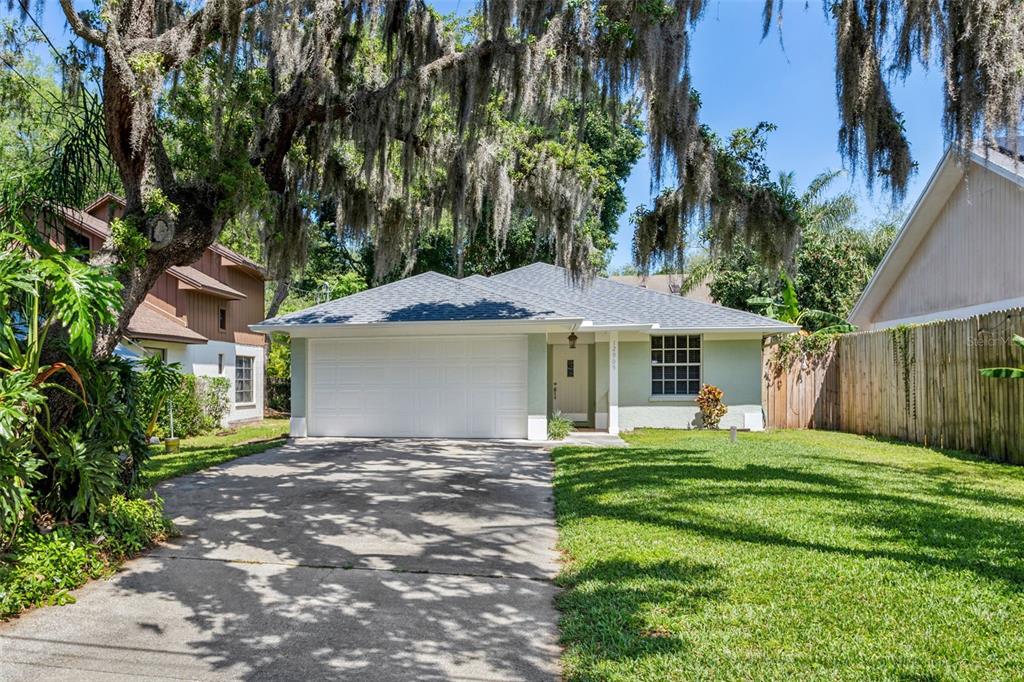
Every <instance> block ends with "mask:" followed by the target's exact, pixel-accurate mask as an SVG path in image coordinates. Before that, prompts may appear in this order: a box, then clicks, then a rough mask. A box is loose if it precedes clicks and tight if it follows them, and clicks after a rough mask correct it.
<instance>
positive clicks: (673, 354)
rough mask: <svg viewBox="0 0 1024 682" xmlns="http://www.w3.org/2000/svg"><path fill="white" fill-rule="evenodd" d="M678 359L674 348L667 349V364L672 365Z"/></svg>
mask: <svg viewBox="0 0 1024 682" xmlns="http://www.w3.org/2000/svg"><path fill="white" fill-rule="evenodd" d="M675 361H676V352H675V351H674V350H667V351H665V364H666V365H671V364H672V363H673V362H675Z"/></svg>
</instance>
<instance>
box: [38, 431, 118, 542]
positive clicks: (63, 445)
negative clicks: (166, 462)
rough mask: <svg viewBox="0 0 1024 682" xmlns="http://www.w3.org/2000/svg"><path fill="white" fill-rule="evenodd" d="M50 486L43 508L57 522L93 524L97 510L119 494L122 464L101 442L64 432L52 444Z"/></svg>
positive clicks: (49, 454) (58, 433)
mask: <svg viewBox="0 0 1024 682" xmlns="http://www.w3.org/2000/svg"><path fill="white" fill-rule="evenodd" d="M47 460H48V462H49V469H50V472H51V473H50V476H51V485H50V487H49V491H48V492H47V494H46V496H45V497H44V498H43V500H42V501H43V504H44V505H45V507H46V508H47V509H48V510H49V511H52V512H54V513H55V514H57V516H58V518H61V519H71V520H81V519H85V520H87V521H89V522H92V520H93V518H94V516H95V513H96V510H97V508H98V507H99V506H100V505H102V504H104V503H105V502H107V501H108V500H110V498H111V497H112V496H113V495H114V493H115V492H117V489H118V485H119V483H120V479H119V477H118V474H119V471H120V462H119V461H118V458H117V455H115V454H114V453H113V452H112V451H111V450H109V449H108V448H107V444H106V443H104V442H102V441H100V442H98V443H96V442H86V441H85V440H84V438H83V436H82V434H80V433H77V432H73V431H69V430H67V429H61V430H60V431H58V432H57V433H55V434H53V436H52V437H51V438H50V440H49V453H48V454H47Z"/></svg>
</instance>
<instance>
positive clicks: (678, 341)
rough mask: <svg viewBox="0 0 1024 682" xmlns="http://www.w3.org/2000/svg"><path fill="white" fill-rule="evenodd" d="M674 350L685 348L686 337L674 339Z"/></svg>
mask: <svg viewBox="0 0 1024 682" xmlns="http://www.w3.org/2000/svg"><path fill="white" fill-rule="evenodd" d="M676 348H686V337H685V336H677V337H676Z"/></svg>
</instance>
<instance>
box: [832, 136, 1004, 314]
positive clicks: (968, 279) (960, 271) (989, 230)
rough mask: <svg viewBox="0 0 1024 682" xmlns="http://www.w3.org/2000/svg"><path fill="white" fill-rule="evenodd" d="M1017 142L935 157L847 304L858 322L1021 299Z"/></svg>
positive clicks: (980, 310)
mask: <svg viewBox="0 0 1024 682" xmlns="http://www.w3.org/2000/svg"><path fill="white" fill-rule="evenodd" d="M1020 150H1021V145H1020V144H1019V143H1018V142H1016V141H1013V142H1008V141H1005V140H1003V141H1001V142H1000V143H998V144H978V145H976V146H975V147H974V149H972V150H971V151H970V152H969V153H968V154H967V155H966V157H965V158H963V159H961V157H960V156H958V155H957V154H956V153H955V152H954V150H949V151H947V152H946V154H945V155H944V156H943V157H942V160H941V161H940V162H939V165H938V167H937V168H936V169H935V172H934V173H932V176H931V178H929V180H928V184H927V185H926V186H925V188H924V191H923V192H922V193H921V196H920V197H919V198H918V200H917V202H916V203H915V204H914V207H913V209H911V211H910V213H909V214H908V215H907V219H906V221H905V222H904V223H903V226H902V227H901V228H900V231H899V233H898V234H897V235H896V239H895V241H893V243H892V246H890V247H889V251H888V252H887V253H886V254H885V258H884V259H883V260H882V262H881V264H879V266H878V269H877V270H876V271H875V274H874V276H873V277H872V278H871V281H869V282H868V285H867V287H865V288H864V291H863V293H861V296H860V299H859V300H858V301H857V304H856V305H855V306H854V307H853V310H852V311H850V315H849V318H848V319H849V321H850V322H851V323H852V324H855V325H857V327H859V328H860V329H863V330H870V329H886V328H889V327H895V326H898V325H901V324H917V323H923V322H930V321H932V320H948V319H955V318H965V317H971V316H974V315H982V314H985V313H990V312H994V311H997V310H1006V309H1008V308H1019V307H1022V306H1024V268H1022V267H1021V261H1022V258H1024V156H1021V154H1020Z"/></svg>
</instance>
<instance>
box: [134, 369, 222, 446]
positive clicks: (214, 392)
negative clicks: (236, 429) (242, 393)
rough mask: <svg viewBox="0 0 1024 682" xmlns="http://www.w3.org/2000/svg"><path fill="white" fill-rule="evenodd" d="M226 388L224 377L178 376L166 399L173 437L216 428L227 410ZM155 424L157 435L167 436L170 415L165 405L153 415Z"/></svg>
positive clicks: (189, 436) (181, 436)
mask: <svg viewBox="0 0 1024 682" xmlns="http://www.w3.org/2000/svg"><path fill="white" fill-rule="evenodd" d="M230 389H231V382H230V381H229V380H228V379H227V378H226V377H197V376H195V375H192V374H182V375H180V378H179V385H178V387H177V388H176V389H174V390H173V391H172V392H171V394H170V399H169V401H168V402H169V403H170V405H171V407H173V409H174V436H175V437H176V438H191V437H193V436H198V435H201V434H204V433H209V432H210V431H215V430H217V429H219V428H220V425H221V422H222V421H223V419H224V417H225V416H227V414H228V412H229V411H230V409H231V401H230V399H229V397H228V392H229V391H230ZM147 400H150V399H149V398H148V396H147ZM157 427H158V428H157V432H158V433H159V435H161V436H163V437H164V438H167V437H170V435H171V415H170V412H169V410H168V407H167V405H164V406H163V408H162V409H161V410H160V412H159V413H158V414H157Z"/></svg>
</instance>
